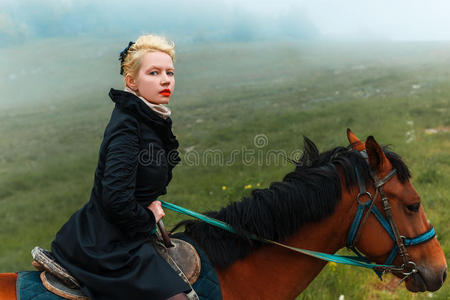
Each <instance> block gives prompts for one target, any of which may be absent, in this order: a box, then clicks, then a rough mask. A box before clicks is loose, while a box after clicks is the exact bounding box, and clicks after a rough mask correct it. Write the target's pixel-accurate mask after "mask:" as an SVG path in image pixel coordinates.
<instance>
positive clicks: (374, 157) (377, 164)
mask: <svg viewBox="0 0 450 300" xmlns="http://www.w3.org/2000/svg"><path fill="white" fill-rule="evenodd" d="M365 147H366V151H367V156H368V159H369V164H370V167H371V168H372V170H375V171H383V170H390V169H391V168H392V165H391V162H390V161H389V159H388V158H387V157H386V155H385V154H384V152H383V149H382V148H381V146H380V145H379V144H378V143H377V141H376V140H375V138H374V137H373V136H369V137H368V138H367V140H366V144H365Z"/></svg>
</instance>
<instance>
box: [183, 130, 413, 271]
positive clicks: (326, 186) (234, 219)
mask: <svg viewBox="0 0 450 300" xmlns="http://www.w3.org/2000/svg"><path fill="white" fill-rule="evenodd" d="M384 152H385V154H386V156H387V157H388V159H389V160H390V161H391V163H392V165H393V167H394V168H396V169H397V175H398V177H399V179H400V180H401V181H403V182H404V181H406V180H408V178H409V177H410V173H409V170H408V167H407V166H406V165H405V163H404V162H403V161H402V160H401V158H400V156H398V155H397V154H395V153H394V152H391V151H389V150H388V149H386V148H385V149H384ZM293 163H295V165H296V167H295V170H294V171H292V172H290V173H288V174H287V175H286V176H285V177H284V178H283V181H281V182H273V183H272V184H271V185H270V187H269V188H267V189H255V190H253V191H252V193H251V196H250V197H244V198H243V199H242V201H240V202H234V203H231V204H230V205H228V206H227V207H224V208H222V209H221V210H220V211H213V212H208V213H206V214H207V215H208V216H210V217H213V218H216V219H219V220H222V221H224V222H225V223H227V224H229V225H231V226H232V227H233V228H234V229H235V230H236V231H237V232H238V233H240V234H239V235H236V234H232V233H229V232H227V231H225V230H222V229H219V228H216V227H213V226H211V225H209V224H207V223H204V222H200V221H191V220H189V221H182V222H180V223H179V224H178V225H176V226H175V228H177V227H179V226H182V225H185V226H186V227H185V233H186V234H187V235H188V236H190V237H191V238H193V239H194V240H195V241H196V242H197V243H198V244H199V246H200V247H201V248H202V249H203V250H204V251H205V252H206V254H207V255H208V257H209V259H210V260H211V262H212V264H213V265H214V266H215V267H218V268H225V267H227V266H229V265H231V264H232V263H233V262H235V261H236V260H238V259H242V258H244V257H246V256H247V255H249V254H250V253H251V252H252V251H254V250H255V249H256V248H258V247H260V246H261V243H259V242H255V241H254V240H251V239H249V238H247V237H245V233H246V232H251V233H254V234H256V235H257V236H259V237H263V238H266V239H271V240H275V241H280V242H283V241H284V240H285V239H286V238H287V237H288V236H290V235H292V234H294V233H295V232H296V231H298V230H299V228H300V227H301V226H302V225H303V224H305V223H308V222H313V221H320V220H322V219H324V218H325V217H327V216H329V215H331V214H332V213H333V212H334V210H335V208H336V205H337V203H338V202H339V201H340V196H341V182H340V177H339V173H341V174H343V176H344V178H345V186H346V187H347V188H349V187H351V186H353V185H355V184H356V177H355V171H354V168H355V167H357V168H358V171H359V174H360V176H361V177H362V178H363V180H365V181H366V182H367V183H368V182H369V181H371V177H370V174H369V169H368V164H367V162H366V161H365V159H364V158H363V157H362V156H361V154H360V153H359V152H358V151H355V150H353V149H352V148H351V147H350V146H348V147H336V148H334V149H332V150H329V151H326V152H323V153H319V151H318V150H317V147H316V146H315V145H314V143H313V142H312V141H310V140H309V139H308V138H306V137H305V143H304V150H303V155H302V157H301V158H300V159H299V160H298V161H293Z"/></svg>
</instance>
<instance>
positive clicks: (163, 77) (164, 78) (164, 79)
mask: <svg viewBox="0 0 450 300" xmlns="http://www.w3.org/2000/svg"><path fill="white" fill-rule="evenodd" d="M168 83H170V81H169V76H167V74H162V75H161V84H162V85H165V84H168Z"/></svg>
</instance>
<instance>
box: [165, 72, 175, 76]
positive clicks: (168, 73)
mask: <svg viewBox="0 0 450 300" xmlns="http://www.w3.org/2000/svg"><path fill="white" fill-rule="evenodd" d="M167 75H169V76H173V75H175V73H174V72H172V71H169V72H167Z"/></svg>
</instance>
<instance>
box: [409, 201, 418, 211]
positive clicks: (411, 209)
mask: <svg viewBox="0 0 450 300" xmlns="http://www.w3.org/2000/svg"><path fill="white" fill-rule="evenodd" d="M406 207H407V208H408V210H409V211H412V212H418V211H419V207H420V203H415V204H411V205H407V206H406Z"/></svg>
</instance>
